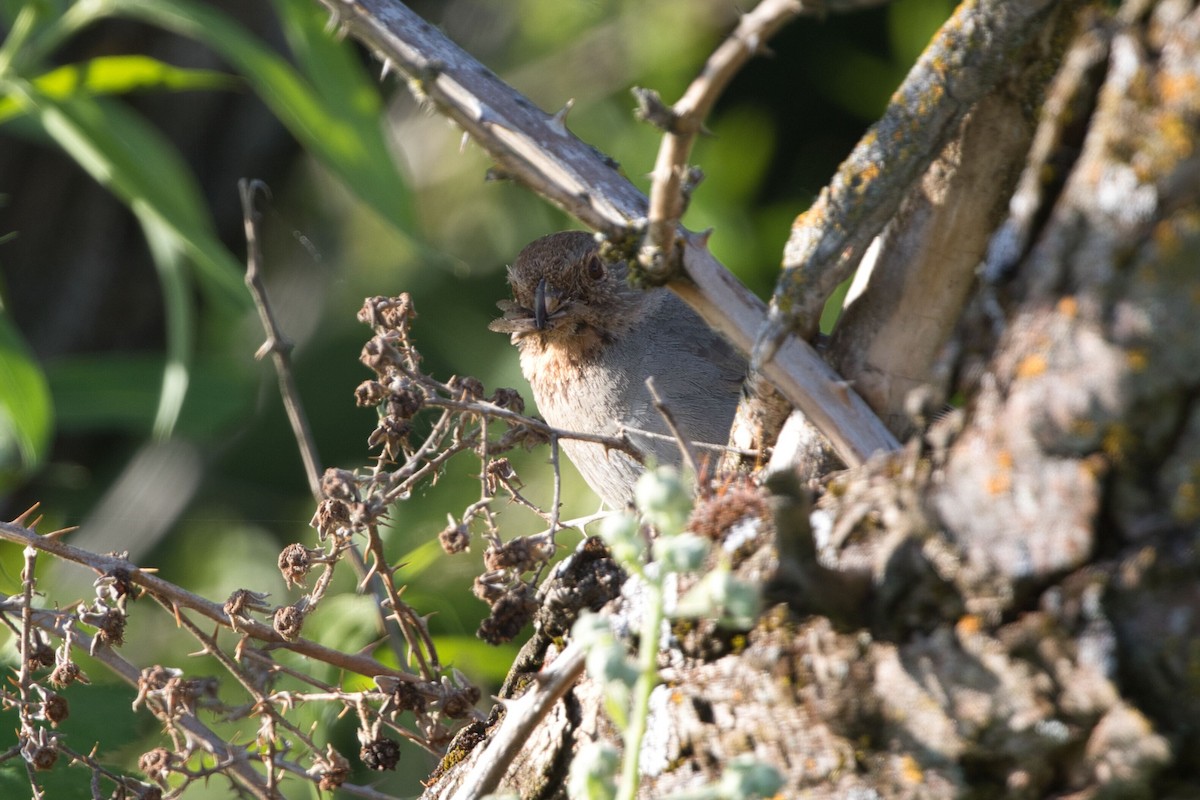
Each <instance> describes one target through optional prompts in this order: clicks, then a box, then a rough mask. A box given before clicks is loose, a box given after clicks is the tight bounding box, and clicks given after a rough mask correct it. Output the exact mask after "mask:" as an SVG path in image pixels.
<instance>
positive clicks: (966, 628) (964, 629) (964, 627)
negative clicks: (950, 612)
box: [954, 614, 983, 636]
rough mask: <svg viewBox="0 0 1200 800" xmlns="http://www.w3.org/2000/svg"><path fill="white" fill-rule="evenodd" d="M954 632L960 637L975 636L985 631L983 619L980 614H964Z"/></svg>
mask: <svg viewBox="0 0 1200 800" xmlns="http://www.w3.org/2000/svg"><path fill="white" fill-rule="evenodd" d="M954 630H955V631H957V632H958V635H959V636H974V635H975V634H977V633H979V632H980V631H981V630H983V618H982V617H980V616H979V615H978V614H964V615H963V616H962V617H960V618H959V620H958V623H957V624H956V625H955V626H954Z"/></svg>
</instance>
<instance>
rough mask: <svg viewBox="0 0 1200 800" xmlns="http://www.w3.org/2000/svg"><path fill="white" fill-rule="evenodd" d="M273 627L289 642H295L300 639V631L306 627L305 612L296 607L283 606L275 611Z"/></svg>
mask: <svg viewBox="0 0 1200 800" xmlns="http://www.w3.org/2000/svg"><path fill="white" fill-rule="evenodd" d="M271 627H273V628H274V629H275V632H276V633H278V634H279V635H280V636H282V637H283V638H284V639H286V640H287V641H289V642H294V641H296V640H297V639H299V638H300V631H301V629H302V628H303V627H304V612H302V611H301V610H300V609H298V608H296V607H295V606H281V607H279V608H277V609H275V618H274V619H273V620H272V621H271Z"/></svg>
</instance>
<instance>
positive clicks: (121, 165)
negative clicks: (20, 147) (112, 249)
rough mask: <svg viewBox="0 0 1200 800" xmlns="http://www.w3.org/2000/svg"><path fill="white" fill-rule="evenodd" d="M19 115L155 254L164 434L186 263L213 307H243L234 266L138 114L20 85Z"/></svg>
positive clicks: (187, 325) (180, 171)
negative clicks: (161, 315) (123, 209)
mask: <svg viewBox="0 0 1200 800" xmlns="http://www.w3.org/2000/svg"><path fill="white" fill-rule="evenodd" d="M18 96H19V98H20V99H21V101H22V104H23V106H24V108H25V111H26V113H28V114H29V115H30V117H31V119H33V120H34V121H35V122H36V123H37V124H38V125H39V126H40V127H41V129H42V130H43V132H44V133H45V134H46V135H47V136H49V137H50V138H51V139H52V140H54V141H55V142H56V143H57V144H58V145H59V146H60V147H62V149H63V150H64V151H66V152H67V154H68V155H70V156H71V157H72V158H74V159H75V161H76V162H78V163H79V165H80V166H82V167H83V168H84V169H85V170H86V171H87V172H88V173H89V174H90V175H91V176H92V177H93V178H95V179H96V181H98V182H99V183H100V184H102V185H103V186H105V187H106V188H108V189H109V190H111V191H112V192H113V193H114V194H116V195H117V196H118V197H120V198H121V199H122V200H123V201H124V202H125V203H126V204H127V205H128V206H129V208H130V210H131V211H133V213H134V215H135V216H136V217H137V219H138V222H139V223H141V226H142V230H143V232H144V233H145V235H146V241H147V243H148V244H149V246H150V250H151V253H152V255H153V256H154V262H155V266H156V267H157V269H158V272H159V279H160V281H161V284H162V289H163V300H164V305H165V308H166V316H167V365H166V368H165V369H164V371H163V375H162V383H161V390H160V393H159V407H158V412H157V414H156V417H155V425H154V432H155V434H156V435H158V436H165V435H167V434H169V433H170V431H171V430H172V428H173V426H174V424H175V422H176V420H177V419H178V417H179V412H180V409H181V408H182V406H183V399H184V395H185V393H186V389H187V384H188V368H189V362H190V359H191V351H192V338H193V328H194V323H193V318H194V312H193V308H192V306H193V303H194V300H193V298H192V292H191V291H190V280H189V275H188V272H187V261H188V260H190V261H191V262H193V263H194V264H195V265H196V266H197V268H198V270H197V274H198V277H199V278H200V284H201V286H203V287H204V288H206V289H207V290H208V292H209V296H210V298H211V299H212V300H213V301H214V305H215V308H216V309H217V311H218V312H220V311H224V312H231V311H233V310H234V309H240V308H245V307H246V306H247V305H248V303H249V299H248V298H247V296H246V294H245V292H244V290H243V285H242V277H241V275H242V268H241V265H240V264H239V263H238V262H237V261H236V260H235V259H234V258H233V256H232V255H231V254H230V253H229V251H228V250H226V249H225V246H224V245H223V244H221V242H220V241H219V240H218V239H217V238H216V236H215V234H214V233H213V230H212V222H211V219H210V217H209V216H208V212H207V211H206V210H205V208H204V205H203V202H202V200H201V197H200V191H199V188H198V187H197V186H196V185H195V181H194V179H193V177H192V175H191V173H190V172H189V171H188V169H187V167H186V165H185V164H184V163H183V161H182V159H181V158H180V157H179V154H178V153H177V152H176V151H175V149H174V147H172V145H171V144H170V143H169V142H167V141H166V140H165V139H164V138H163V137H162V135H161V134H160V133H159V132H158V131H157V130H156V129H154V128H153V127H151V126H150V125H149V124H147V123H146V122H145V121H144V120H142V119H141V118H140V117H138V116H137V115H135V114H133V113H132V112H130V111H128V110H127V109H125V108H124V107H123V106H121V105H120V104H117V103H113V102H110V101H107V100H104V99H102V98H95V97H90V96H88V95H76V96H73V97H69V98H66V99H63V100H58V99H55V98H52V97H49V96H47V95H44V94H42V93H41V92H39V91H38V89H37V88H36V87H34V86H32V85H28V84H27V85H25V86H24V91H23V92H22V93H21V94H19V95H18Z"/></svg>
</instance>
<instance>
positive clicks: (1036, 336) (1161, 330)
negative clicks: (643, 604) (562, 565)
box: [427, 0, 1200, 798]
mask: <svg viewBox="0 0 1200 800" xmlns="http://www.w3.org/2000/svg"><path fill="white" fill-rule="evenodd" d="M1077 23H1078V24H1077V25H1074V26H1073V27H1072V28H1071V29H1070V30H1069V32H1068V33H1069V36H1067V37H1066V39H1065V41H1063V43H1062V46H1061V47H1062V52H1063V53H1064V56H1063V58H1062V64H1063V65H1064V66H1063V67H1062V69H1061V71H1059V72H1058V74H1057V75H1056V76H1055V77H1054V78H1053V79H1052V80H1051V81H1050V83H1049V86H1048V88H1047V89H1046V93H1045V97H1044V102H1045V106H1044V109H1043V111H1042V113H1041V114H1040V116H1039V117H1038V119H1039V120H1040V122H1039V125H1040V127H1039V129H1038V131H1037V133H1036V134H1035V135H1034V137H1033V144H1032V146H1030V147H1029V148H1028V152H1027V153H1025V152H1024V151H1023V150H1020V149H1018V152H1020V153H1021V155H1020V156H1019V157H1018V161H1017V163H1016V165H1015V166H1016V167H1017V169H1018V170H1019V169H1020V166H1021V163H1022V162H1024V163H1025V167H1024V170H1025V174H1024V177H1022V178H1021V179H1020V180H1017V179H1016V175H1015V174H1007V173H1004V170H1003V169H1002V168H999V169H997V168H995V167H991V168H988V170H987V171H989V172H993V173H1000V177H998V178H995V179H990V178H987V177H985V176H984V177H981V176H979V175H978V174H977V173H972V172H971V170H973V169H975V170H978V169H979V165H980V164H983V163H984V161H983V160H982V159H983V158H984V157H986V156H987V155H988V154H987V153H984V154H982V155H979V154H976V155H972V153H973V150H972V147H975V148H978V146H979V143H978V141H976V142H975V144H974V145H972V143H971V139H970V136H971V124H972V123H971V120H969V121H968V122H967V124H966V126H965V127H964V134H963V137H964V138H963V139H962V140H961V141H960V142H959V143H956V144H955V145H954V147H955V148H957V149H954V150H953V151H948V152H947V155H946V157H944V158H943V159H942V160H941V161H939V162H938V164H936V165H935V166H934V168H933V170H931V172H930V175H928V176H927V177H926V182H925V184H923V186H925V187H928V186H929V185H931V182H932V184H936V185H937V186H939V187H942V188H941V189H939V190H938V191H932V192H930V191H921V193H920V195H919V197H917V199H910V202H909V206H908V207H909V211H908V212H907V213H905V214H902V215H901V216H900V217H899V218H898V219H897V222H896V223H895V224H894V226H893V228H892V229H891V230H889V232H888V234H887V237H888V243H890V244H891V245H893V246H894V250H893V251H892V252H891V254H890V255H889V256H888V258H886V259H882V260H881V261H880V266H881V267H882V268H883V269H884V270H885V271H886V270H891V269H893V265H902V264H903V263H906V262H912V263H918V262H920V263H926V262H927V261H928V260H935V261H936V260H940V259H941V258H942V256H940V255H939V252H940V250H939V248H943V247H946V246H948V245H947V244H946V243H947V242H949V243H950V244H953V242H956V241H957V242H963V243H964V248H966V249H967V250H969V253H968V257H962V258H959V260H960V261H961V262H963V263H965V264H967V265H971V264H972V263H973V262H976V263H977V262H979V261H982V263H983V269H982V270H981V271H980V275H981V276H982V277H981V279H979V280H976V281H974V283H972V284H971V285H970V286H969V291H963V290H961V289H959V290H956V293H957V295H958V296H959V297H960V298H961V300H958V301H956V303H957V304H958V305H957V308H958V309H959V310H958V311H956V314H957V318H956V320H954V321H955V322H956V324H955V325H954V326H953V328H952V329H951V328H947V329H946V331H945V332H943V333H939V334H938V339H939V340H941V343H944V344H945V347H942V348H941V349H940V350H939V351H938V353H937V354H938V357H939V358H940V359H941V362H940V363H938V364H933V363H932V361H931V358H930V357H929V356H928V354H927V355H926V356H924V357H923V363H924V368H925V369H926V374H925V375H924V376H922V377H921V379H920V380H918V381H915V382H914V383H915V384H919V385H923V386H931V384H932V387H931V389H930V390H929V391H931V392H932V393H933V396H934V397H943V396H944V397H958V398H962V399H963V402H962V403H960V404H959V405H960V407H958V408H956V409H954V410H952V411H949V412H948V413H943V414H941V415H940V416H939V418H938V419H937V421H936V422H934V424H932V425H931V426H929V427H928V428H927V430H926V432H925V433H924V435H923V436H921V437H920V438H914V439H913V440H912V441H910V443H909V445H908V446H907V448H906V449H905V450H904V451H903V452H901V453H897V454H894V455H892V456H889V457H886V458H877V459H875V460H873V461H871V462H870V463H868V464H866V465H865V466H863V467H860V468H858V469H855V470H852V471H849V472H844V473H841V474H838V475H835V476H833V477H832V478H830V479H829V480H827V482H826V483H825V485H824V486H823V490H822V492H821V494H820V497H819V498H818V499H817V501H816V504H815V510H814V511H813V512H812V513H811V514H810V513H808V512H809V510H808V509H807V508H806V506H805V498H804V495H803V493H802V492H800V491H799V490H798V487H796V486H794V485H793V486H791V487H790V488H789V487H788V482H787V481H786V480H781V481H778V482H777V483H776V484H772V485H773V486H775V487H776V494H775V495H774V496H772V497H771V499H770V500H769V501H768V503H767V504H766V505H769V507H770V509H771V510H772V512H773V513H769V514H766V513H763V509H764V507H766V506H765V505H764V503H763V502H761V498H760V499H759V500H758V501H756V500H754V499H752V498H751V496H750V495H748V494H747V493H746V492H744V491H742V490H734V489H727V490H725V491H722V492H718V493H717V494H716V495H715V496H714V497H712V498H710V499H709V500H708V501H707V502H705V503H704V504H703V505H702V506H701V507H700V508H699V509H698V511H697V516H696V517H695V520H696V524H697V525H698V526H700V527H702V528H705V529H707V530H708V531H709V532H710V533H715V535H716V536H717V538H719V539H721V538H723V537H725V536H726V535H727V533H728V531H729V530H731V529H732V528H734V527H736V526H737V524H738V523H744V524H743V526H742V530H743V532H744V530H745V525H750V526H752V527H751V529H752V530H753V531H755V536H754V538H753V539H752V542H755V543H757V544H758V545H760V546H759V547H758V548H757V549H756V548H755V547H753V546H750V547H747V546H746V545H745V544H742V545H741V546H739V553H740V556H739V559H738V561H739V566H738V569H739V571H740V572H742V574H744V575H747V576H750V577H753V578H756V579H758V580H761V581H762V582H763V584H764V585H765V586H766V587H767V597H768V600H769V601H770V602H771V603H773V605H770V606H769V610H768V611H767V612H766V613H765V614H764V615H763V616H762V617H761V618H760V619H759V621H758V622H757V624H756V625H755V626H754V628H753V629H752V630H750V631H722V630H718V629H716V628H715V627H713V626H711V625H705V624H697V625H690V626H689V625H683V624H679V623H676V624H675V626H674V627H673V629H672V632H673V634H674V638H673V639H672V643H673V644H672V647H671V648H670V649H669V650H666V651H664V652H663V653H662V654H661V664H662V668H663V678H664V683H663V685H662V686H660V687H659V689H658V690H657V692H656V695H655V702H654V714H653V717H652V726H651V734H650V736H649V737H648V740H647V742H646V743H645V750H644V753H643V769H644V773H645V775H644V781H643V786H642V789H641V795H640V796H642V797H646V798H652V797H662V796H664V795H666V794H667V793H668V792H670V791H673V790H676V789H680V788H683V787H695V786H698V785H700V784H703V783H705V782H708V781H711V780H714V779H716V778H717V777H719V775H720V774H721V768H722V765H723V764H724V763H726V762H727V761H728V760H729V759H730V758H732V757H734V756H736V755H739V754H742V753H753V754H755V755H756V756H758V757H759V758H760V759H763V760H766V761H769V762H771V763H773V764H775V765H776V766H777V767H778V768H779V769H780V770H781V771H782V772H783V774H784V775H785V776H786V777H787V787H786V789H785V790H784V791H783V792H782V796H785V797H864V798H865V797H888V798H891V797H914V798H915V797H980V798H983V797H1014V798H1040V797H1050V796H1054V797H1071V798H1093V797H1113V798H1116V797H1121V798H1129V797H1132V798H1138V797H1144V798H1150V797H1155V798H1163V797H1187V796H1194V793H1195V787H1196V785H1197V781H1200V767H1198V766H1197V765H1200V679H1198V678H1197V676H1198V675H1200V648H1197V646H1196V645H1197V642H1200V554H1198V553H1197V544H1198V528H1200V411H1198V407H1197V404H1196V402H1195V399H1196V389H1197V386H1198V385H1200V335H1197V323H1198V322H1200V135H1198V130H1200V10H1198V9H1197V8H1196V5H1195V3H1192V2H1178V1H1175V0H1164V1H1163V2H1158V3H1140V4H1139V3H1130V4H1126V6H1125V7H1123V8H1122V9H1121V10H1120V11H1119V12H1116V13H1114V14H1111V15H1110V14H1108V13H1107V12H1105V11H1104V10H1102V9H1100V8H1096V7H1093V8H1091V9H1085V10H1084V11H1083V12H1082V13H1081V14H1080V15H1079V16H1078V17H1077ZM1047 77H1049V76H1047ZM1038 102H1042V100H1040V99H1039V101H1038ZM985 113H987V110H986V109H980V110H979V112H978V114H977V115H976V116H975V117H974V118H973V119H974V120H975V121H978V120H979V119H982V118H984V116H985ZM1032 118H1034V117H1033V116H1024V117H1022V119H1032ZM1017 122H1019V120H1018V121H1017ZM985 149H986V148H985ZM947 170H949V174H944V173H946V171H947ZM956 170H961V172H958V173H956V172H955V171H956ZM938 171H941V173H943V174H942V177H941V178H939V174H938ZM955 174H958V175H959V176H960V177H961V176H962V175H974V177H972V178H971V180H972V182H974V181H988V180H995V181H996V182H997V183H1002V184H1004V185H1005V186H1009V187H1011V186H1014V185H1015V186H1016V189H1015V194H1013V197H1014V199H1013V201H1012V202H1011V203H1010V205H1009V211H1008V212H1007V217H1006V215H1005V213H1004V212H1003V202H1001V205H1000V209H1001V211H1000V213H999V214H996V212H995V204H996V198H994V197H991V198H990V199H989V200H988V201H987V203H985V204H984V205H986V206H988V209H986V210H988V211H989V213H987V214H973V216H972V217H971V221H970V223H969V224H968V225H967V226H966V228H965V229H961V230H960V229H958V228H955V227H954V226H955V225H960V224H963V220H962V218H961V217H960V216H959V215H956V214H955V213H953V212H954V211H955V209H954V208H952V207H947V204H951V203H959V202H961V201H960V199H956V197H957V196H956V195H955V191H962V190H963V189H964V188H969V186H965V187H964V185H961V184H955V183H954V178H955ZM947 186H949V187H950V188H951V191H943V190H942V189H944V188H945V187H947ZM984 188H986V189H988V190H993V189H995V186H993V185H989V186H987V187H984ZM1010 193H1011V192H1010ZM918 222H919V223H920V224H921V225H922V226H923V227H922V230H923V231H925V232H926V235H925V236H923V237H917V240H915V241H914V240H913V237H907V239H906V237H905V231H904V230H903V229H902V228H900V227H899V226H901V225H903V224H905V223H911V224H917V223H918ZM994 231H998V233H995V235H994V236H992V234H993V232H994ZM948 232H953V237H952V238H947V235H946V234H947V233H948ZM989 236H991V246H990V248H988V247H987V244H988V239H989ZM906 241H907V242H910V243H909V244H906ZM904 247H908V248H910V249H909V250H907V256H908V258H907V259H906V258H902V256H904V255H905V253H904V252H902V251H903V248H904ZM950 249H951V250H953V248H952V247H951V248H950ZM971 253H973V254H975V255H973V256H971V255H970V254H971ZM960 255H961V254H960ZM900 268H901V267H899V266H897V267H894V269H900ZM918 274H921V273H918ZM876 277H877V278H878V279H879V280H881V281H888V280H894V279H895V275H890V276H889V275H879V274H878V273H877V276H876ZM879 285H880V286H883V285H887V284H886V283H882V282H881V283H880V284H879ZM892 285H895V284H892ZM937 288H938V289H939V290H940V289H941V288H942V287H937ZM905 292H907V294H906V293H905ZM905 292H902V293H901V294H902V296H906V297H907V296H909V294H911V292H912V290H911V289H908V290H905ZM931 296H933V295H931ZM936 296H939V297H942V298H944V297H945V294H944V293H939V294H937V295H936ZM937 302H938V303H941V302H944V300H941V299H940V300H938V301H937ZM864 308H866V307H865V306H864ZM851 322H853V318H851ZM856 324H857V323H856ZM867 330H868V333H863V332H862V331H859V332H854V331H847V332H846V333H844V334H843V335H847V336H848V335H850V334H851V333H854V334H855V335H860V334H861V335H864V336H866V337H867V338H868V340H870V336H871V334H870V333H869V331H870V330H871V329H870V328H869V327H868V328H867ZM875 330H878V328H876V329H875ZM928 352H933V351H928ZM841 363H842V366H843V368H844V369H846V370H847V371H848V372H849V371H852V370H856V369H857V370H868V371H869V370H870V369H871V368H872V367H871V366H870V365H869V364H867V363H866V362H865V361H863V360H861V359H860V360H858V361H855V359H853V358H849V357H848V356H843V358H842V359H841ZM935 367H936V368H935ZM939 376H946V377H944V378H939ZM847 377H853V375H847ZM902 377H903V376H902ZM939 380H943V381H945V382H944V383H942V384H941V385H938V381H939ZM885 388H886V387H885ZM864 396H865V397H866V398H868V400H869V401H870V402H873V403H876V404H877V405H876V410H877V411H879V412H881V413H892V414H895V413H896V411H897V408H898V401H897V399H896V397H897V396H896V395H889V394H888V391H883V392H881V393H878V394H876V393H873V392H872V391H864ZM902 402H903V401H902V399H901V400H900V401H899V403H900V405H901V406H902ZM764 491H765V490H764ZM813 552H815V553H816V557H815V558H813V557H812V556H811V554H812V553H813ZM628 605H629V604H628V603H627V602H625V601H622V600H617V601H614V603H613V604H612V605H611V606H610V608H611V610H612V612H613V613H614V614H618V615H619V614H621V613H625V611H627V610H628V609H626V608H625V607H626V606H628ZM623 609H624V611H623ZM552 652H553V650H552V648H549V649H545V650H543V653H544V654H545V653H552ZM597 695H598V689H597V688H596V686H595V685H594V684H591V683H590V682H588V681H587V680H586V679H585V680H584V681H583V682H582V683H581V684H580V685H579V686H578V687H577V688H576V689H575V690H574V691H573V692H571V693H570V694H569V695H568V697H567V698H566V699H565V700H564V702H563V703H562V704H560V711H561V713H558V714H556V715H555V719H556V723H555V726H556V727H554V728H550V727H547V728H545V729H544V732H547V733H549V736H550V739H551V740H552V742H551V743H550V744H545V743H539V742H542V741H544V740H536V741H532V742H531V744H530V746H529V747H528V748H527V749H526V754H525V757H524V760H523V761H522V762H521V765H520V767H519V768H517V769H514V770H513V771H510V774H509V778H508V779H507V781H506V784H505V785H506V786H507V788H509V789H511V790H514V791H517V792H519V794H520V796H521V797H523V798H532V797H538V798H548V797H564V796H565V790H564V789H563V785H562V776H563V775H564V774H565V764H566V762H567V761H569V755H568V750H569V748H570V747H573V746H574V745H575V744H576V743H578V742H579V741H581V740H583V739H586V738H590V737H601V738H606V739H610V740H612V741H613V742H614V743H617V742H618V739H617V737H616V735H615V731H613V730H612V728H611V726H609V725H608V724H607V723H606V722H605V721H604V718H603V715H602V714H600V713H598V712H597V709H598V707H599V706H600V698H599V697H598V696H597ZM480 734H482V736H481V735H480ZM475 736H476V739H477V740H478V741H481V742H486V731H476V732H475ZM482 749H483V747H482V746H481V745H479V746H476V747H474V749H471V748H468V747H463V748H460V749H459V750H457V751H456V754H455V758H456V760H460V763H459V764H458V765H457V766H449V767H448V769H446V770H445V771H444V772H443V773H441V774H440V775H439V776H438V779H437V780H436V781H434V782H433V784H432V786H431V788H430V790H429V792H428V793H427V796H428V797H444V796H449V794H450V790H451V787H453V786H454V785H455V781H456V775H461V768H462V766H463V765H465V764H468V763H470V761H471V760H472V759H474V758H476V757H478V756H479V753H480V752H481V751H482Z"/></svg>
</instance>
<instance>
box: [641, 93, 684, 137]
mask: <svg viewBox="0 0 1200 800" xmlns="http://www.w3.org/2000/svg"><path fill="white" fill-rule="evenodd" d="M630 91H631V92H632V93H633V97H634V99H635V100H637V109H636V110H635V111H634V112H633V115H634V116H635V117H636V118H638V119H639V120H641V121H642V122H648V123H650V124H651V125H653V126H654V127H656V128H658V129H659V130H661V131H666V132H667V133H674V132H675V128H676V125H677V124H678V122H679V115H678V114H677V113H675V109H673V108H671V107H670V106H668V105H667V104H666V103H664V102H663V99H662V97H661V96H659V94H658V92H656V91H654V90H653V89H645V88H643V87H641V86H635V87H633V88H632V89H631V90H630Z"/></svg>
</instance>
